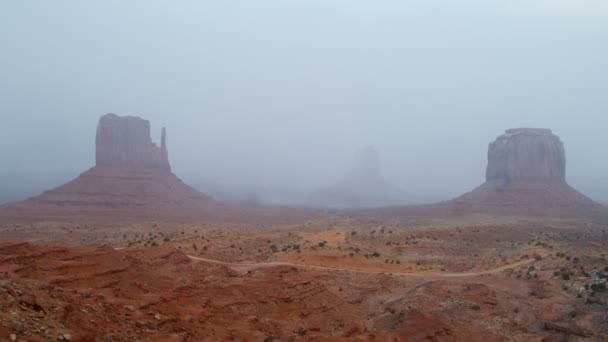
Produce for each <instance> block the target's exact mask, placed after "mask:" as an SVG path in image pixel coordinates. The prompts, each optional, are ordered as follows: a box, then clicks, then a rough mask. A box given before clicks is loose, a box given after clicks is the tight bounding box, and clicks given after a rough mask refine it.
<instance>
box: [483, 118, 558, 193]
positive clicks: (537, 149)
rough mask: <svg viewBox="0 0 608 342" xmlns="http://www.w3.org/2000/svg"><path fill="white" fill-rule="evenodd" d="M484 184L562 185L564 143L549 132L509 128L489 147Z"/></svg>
mask: <svg viewBox="0 0 608 342" xmlns="http://www.w3.org/2000/svg"><path fill="white" fill-rule="evenodd" d="M486 181H487V182H501V183H510V182H515V181H542V182H553V181H555V182H565V181H566V153H565V152H564V144H563V143H562V142H561V140H560V139H559V137H557V136H556V135H554V134H553V133H552V132H551V130H549V129H531V128H518V129H509V130H507V131H506V133H505V134H504V135H501V136H500V137H498V139H496V141H494V142H493V143H491V144H490V147H489V149H488V168H487V172H486Z"/></svg>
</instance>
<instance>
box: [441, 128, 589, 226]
mask: <svg viewBox="0 0 608 342" xmlns="http://www.w3.org/2000/svg"><path fill="white" fill-rule="evenodd" d="M450 205H451V206H452V207H453V208H456V209H454V210H457V211H462V212H466V211H474V212H488V213H513V214H535V215H536V214H541V215H544V214H568V213H576V212H583V211H585V210H588V209H598V208H601V206H600V205H599V204H597V203H595V202H594V201H592V200H591V199H589V198H587V197H586V196H585V195H583V194H581V193H580V192H578V191H576V190H575V189H573V188H572V187H571V186H570V185H568V184H567V183H566V154H565V150H564V144H563V143H562V142H561V141H560V139H559V137H557V136H556V135H554V134H553V133H552V132H551V130H548V129H531V128H518V129H510V130H507V131H506V134H504V135H502V136H500V137H498V139H496V141H494V142H493V143H491V144H490V146H489V151H488V167H487V171H486V182H485V183H484V184H482V185H481V186H480V187H478V188H477V189H475V190H473V191H472V192H469V193H467V194H464V195H462V196H461V197H459V198H457V199H455V200H454V201H451V202H450Z"/></svg>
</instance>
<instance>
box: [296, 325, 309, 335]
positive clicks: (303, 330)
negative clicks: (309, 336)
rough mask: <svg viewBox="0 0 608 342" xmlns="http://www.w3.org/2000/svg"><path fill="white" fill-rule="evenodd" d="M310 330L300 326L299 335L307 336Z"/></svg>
mask: <svg viewBox="0 0 608 342" xmlns="http://www.w3.org/2000/svg"><path fill="white" fill-rule="evenodd" d="M307 332H308V330H307V329H306V328H304V327H300V329H298V332H297V333H298V336H306V333H307Z"/></svg>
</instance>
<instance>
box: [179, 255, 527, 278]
mask: <svg viewBox="0 0 608 342" xmlns="http://www.w3.org/2000/svg"><path fill="white" fill-rule="evenodd" d="M188 257H189V258H190V259H192V260H198V261H203V262H208V263H212V264H218V265H224V266H228V267H230V268H233V269H235V270H240V271H248V270H252V269H256V268H264V267H276V266H291V267H298V268H308V269H315V270H323V271H334V272H335V271H339V272H351V273H365V274H392V275H401V276H408V277H418V278H460V277H477V276H481V275H489V274H496V273H499V272H502V271H504V270H507V269H509V268H513V267H517V266H520V265H523V264H527V263H530V262H531V260H528V259H524V260H520V261H517V262H514V263H510V264H506V265H503V266H500V267H496V268H492V269H489V270H484V271H478V272H467V273H439V272H410V273H405V272H391V271H376V270H358V269H351V268H340V267H326V266H316V265H306V264H296V263H291V262H266V263H254V264H250V263H243V264H241V263H232V262H225V261H219V260H213V259H205V258H199V257H195V256H192V255H188Z"/></svg>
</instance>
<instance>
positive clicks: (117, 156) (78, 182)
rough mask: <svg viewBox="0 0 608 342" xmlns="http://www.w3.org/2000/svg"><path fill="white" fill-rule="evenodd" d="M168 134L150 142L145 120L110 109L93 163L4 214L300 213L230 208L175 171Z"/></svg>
mask: <svg viewBox="0 0 608 342" xmlns="http://www.w3.org/2000/svg"><path fill="white" fill-rule="evenodd" d="M166 139H167V134H166V130H165V128H163V129H162V136H161V145H160V147H158V146H157V145H156V144H154V143H153V142H152V139H151V137H150V123H149V122H148V121H147V120H144V119H142V118H139V117H133V116H124V117H121V116H118V115H115V114H106V115H104V116H102V117H101V118H100V120H99V124H98V125H97V135H96V140H95V145H96V158H95V159H96V165H95V167H93V168H91V169H89V170H87V171H85V172H84V173H82V174H81V175H80V176H78V177H77V178H76V179H74V180H72V181H70V182H68V183H67V184H64V185H62V186H60V187H58V188H56V189H53V190H49V191H46V192H44V193H42V194H41V195H39V196H37V197H34V198H31V199H29V200H26V201H23V202H18V203H12V204H8V205H6V206H4V207H3V208H1V209H2V210H0V214H2V215H0V216H3V217H7V216H8V217H9V218H10V217H16V218H22V217H25V218H34V217H39V218H44V219H48V218H56V217H60V218H63V217H66V216H67V217H74V216H77V217H82V218H87V219H100V220H106V219H114V218H118V219H121V218H139V219H156V218H171V219H176V218H178V219H180V220H191V219H196V220H198V219H211V220H224V221H231V220H234V221H239V222H240V221H243V220H249V219H254V220H265V219H269V220H279V221H282V220H283V219H286V220H289V219H290V218H289V217H288V216H289V215H290V214H294V215H295V216H296V217H300V218H302V215H300V214H302V213H301V212H298V213H297V214H295V213H294V212H293V211H289V210H285V211H283V212H279V211H278V210H272V209H268V208H243V207H231V206H228V205H225V204H222V203H219V202H217V201H215V200H214V199H212V198H211V197H209V196H207V195H205V194H203V193H201V192H199V191H198V190H195V189H193V188H191V187H190V186H188V185H186V184H185V183H184V182H182V181H181V180H180V179H179V178H178V177H177V176H175V174H173V173H172V172H171V165H170V164H169V158H168V151H167V141H166ZM282 215H286V216H285V217H281V216H282ZM304 215H305V216H306V215H308V213H305V214H304Z"/></svg>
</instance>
